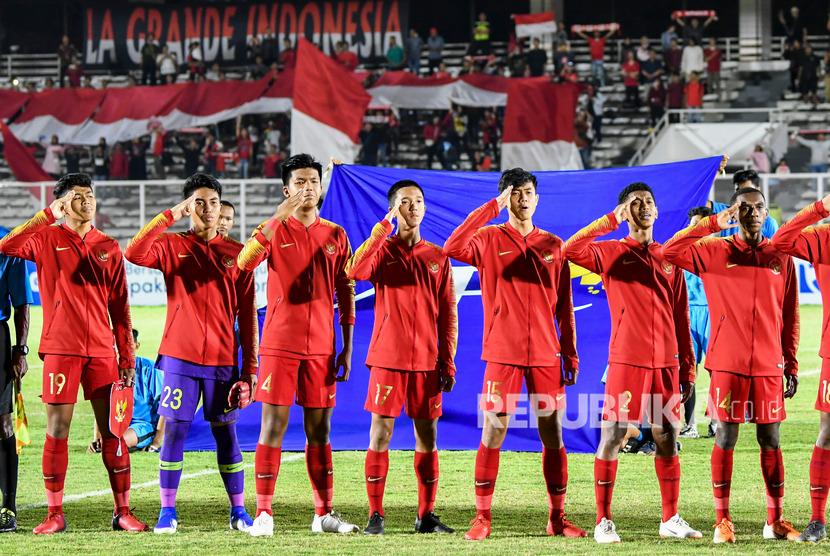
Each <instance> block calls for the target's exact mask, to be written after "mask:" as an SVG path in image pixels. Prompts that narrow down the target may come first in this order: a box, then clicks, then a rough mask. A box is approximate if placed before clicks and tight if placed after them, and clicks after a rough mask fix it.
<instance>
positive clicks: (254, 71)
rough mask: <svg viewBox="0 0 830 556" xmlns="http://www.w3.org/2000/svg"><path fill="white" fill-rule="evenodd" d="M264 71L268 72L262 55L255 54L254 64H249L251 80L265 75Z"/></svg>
mask: <svg viewBox="0 0 830 556" xmlns="http://www.w3.org/2000/svg"><path fill="white" fill-rule="evenodd" d="M266 73H268V68H267V67H266V65H265V63H264V61H263V59H262V56H257V57H256V60H255V61H254V65H253V66H251V80H252V81H256V80H257V79H262V78H263V77H265V74H266Z"/></svg>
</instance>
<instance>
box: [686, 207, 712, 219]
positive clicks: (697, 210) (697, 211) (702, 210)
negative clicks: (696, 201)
mask: <svg viewBox="0 0 830 556" xmlns="http://www.w3.org/2000/svg"><path fill="white" fill-rule="evenodd" d="M686 216H688V217H689V220H691V219H692V217H694V216H702V217H703V218H706V217H707V216H712V209H710V208H709V207H705V206H704V207H694V208H690V209H689V212H687V213H686Z"/></svg>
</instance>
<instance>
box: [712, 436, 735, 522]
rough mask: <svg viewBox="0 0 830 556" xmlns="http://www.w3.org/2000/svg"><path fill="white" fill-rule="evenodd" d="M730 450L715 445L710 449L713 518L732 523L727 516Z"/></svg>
mask: <svg viewBox="0 0 830 556" xmlns="http://www.w3.org/2000/svg"><path fill="white" fill-rule="evenodd" d="M732 456H733V451H732V450H724V449H723V448H721V447H720V446H718V445H717V444H715V447H714V448H712V460H711V467H712V492H713V493H714V495H715V516H716V519H717V522H718V523H720V522H721V520H722V519H728V520H729V521H732V518H731V517H730V516H729V492H730V490H731V489H732Z"/></svg>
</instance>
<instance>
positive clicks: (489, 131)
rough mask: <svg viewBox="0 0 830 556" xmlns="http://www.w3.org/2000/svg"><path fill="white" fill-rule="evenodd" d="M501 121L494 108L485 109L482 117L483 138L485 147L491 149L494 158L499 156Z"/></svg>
mask: <svg viewBox="0 0 830 556" xmlns="http://www.w3.org/2000/svg"><path fill="white" fill-rule="evenodd" d="M499 135H500V131H499V123H498V119H497V118H496V114H495V113H494V112H493V111H492V110H485V111H484V115H483V116H482V117H481V140H482V143H484V148H485V149H488V148H489V149H490V151H491V152H492V153H493V158H496V157H497V156H498V145H499Z"/></svg>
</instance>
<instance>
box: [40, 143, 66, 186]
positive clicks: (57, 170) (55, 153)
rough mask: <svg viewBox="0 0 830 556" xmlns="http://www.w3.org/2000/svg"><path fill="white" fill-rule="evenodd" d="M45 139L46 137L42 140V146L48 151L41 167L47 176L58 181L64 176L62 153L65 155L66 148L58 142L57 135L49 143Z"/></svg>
mask: <svg viewBox="0 0 830 556" xmlns="http://www.w3.org/2000/svg"><path fill="white" fill-rule="evenodd" d="M45 139H46V137H45V136H42V137H41V138H40V146H41V147H43V148H44V149H46V154H45V155H43V163H42V164H41V166H43V169H44V170H45V171H46V173H47V174H49V175H50V176H52V177H53V178H55V179H56V180H57V179H59V178H60V177H61V175H63V171H62V170H61V153H63V151H64V150H65V147H63V146H62V145H61V144H60V143H59V142H58V136H57V135H53V136H52V139H51V141H50V142H49V143H47V142H46V141H45Z"/></svg>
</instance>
